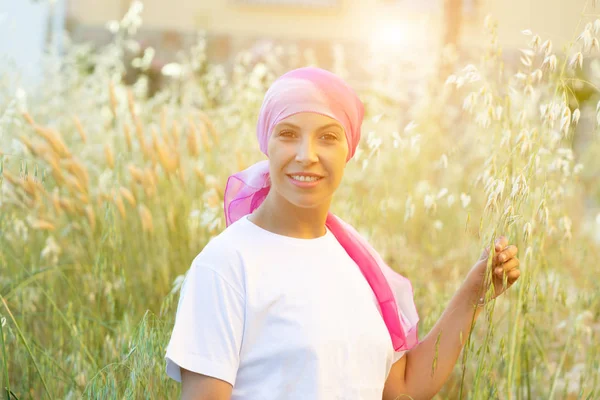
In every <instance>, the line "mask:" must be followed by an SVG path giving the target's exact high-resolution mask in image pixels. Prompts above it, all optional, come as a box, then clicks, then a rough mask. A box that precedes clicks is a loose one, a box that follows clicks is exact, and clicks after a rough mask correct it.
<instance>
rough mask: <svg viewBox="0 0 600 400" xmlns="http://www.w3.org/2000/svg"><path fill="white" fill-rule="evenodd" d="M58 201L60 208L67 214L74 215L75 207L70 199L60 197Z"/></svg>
mask: <svg viewBox="0 0 600 400" xmlns="http://www.w3.org/2000/svg"><path fill="white" fill-rule="evenodd" d="M58 202H59V204H60V208H61V209H63V210H64V211H66V212H67V214H69V215H75V214H76V213H77V209H76V208H75V205H74V204H73V201H72V200H69V199H66V198H64V197H61V198H60V199H59V200H58Z"/></svg>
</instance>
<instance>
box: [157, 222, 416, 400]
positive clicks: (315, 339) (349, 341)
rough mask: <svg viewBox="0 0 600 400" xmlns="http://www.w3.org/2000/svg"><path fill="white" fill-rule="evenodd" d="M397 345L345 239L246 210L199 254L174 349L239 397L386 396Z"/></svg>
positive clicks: (181, 360)
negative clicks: (303, 231) (309, 235)
mask: <svg viewBox="0 0 600 400" xmlns="http://www.w3.org/2000/svg"><path fill="white" fill-rule="evenodd" d="M404 353H405V352H403V351H402V352H395V351H394V349H393V346H392V341H391V339H390V336H389V333H388V331H387V328H386V326H385V323H384V321H383V319H382V317H381V314H380V313H379V310H378V306H377V302H376V299H375V295H374V293H373V291H372V289H371V287H370V286H369V284H368V282H367V281H366V279H365V278H364V277H363V275H362V273H361V272H360V269H359V268H358V266H357V265H356V264H355V263H354V261H353V260H352V259H351V258H350V256H348V254H347V253H346V251H345V250H344V248H343V247H342V246H341V245H340V244H339V243H338V241H337V240H336V238H335V236H334V235H333V234H332V233H331V232H330V231H329V230H327V233H326V234H325V235H324V236H322V237H319V238H316V239H298V238H292V237H289V236H283V235H278V234H275V233H272V232H270V231H267V230H265V229H262V228H260V227H258V226H257V225H255V224H254V223H252V222H251V221H250V220H248V217H247V216H245V217H243V218H241V219H240V220H238V221H236V222H235V223H233V224H231V225H230V226H229V227H228V228H227V229H225V230H224V231H223V232H222V233H221V234H219V235H218V236H217V237H215V238H214V239H213V240H211V241H210V242H209V243H208V244H207V245H206V247H205V248H204V249H203V250H202V252H201V253H200V254H199V255H198V256H197V257H196V258H195V259H194V261H193V263H192V266H191V268H190V270H189V271H188V273H187V275H186V279H185V281H184V283H183V286H182V289H181V295H180V299H179V304H178V308H177V315H176V321H175V326H174V328H173V332H172V336H171V340H170V342H169V345H168V347H167V352H166V364H167V374H168V375H169V376H170V377H171V378H173V379H175V380H177V381H181V374H180V370H179V367H183V368H185V369H188V370H190V371H193V372H197V373H200V374H204V375H208V376H212V377H215V378H218V379H221V380H224V381H227V382H229V383H231V384H232V385H233V394H232V400H242V399H248V400H263V399H289V400H294V399H297V400H307V399H311V400H312V399H323V400H325V399H326V400H333V399H365V400H381V396H382V392H383V387H384V384H385V381H386V378H387V376H388V374H389V372H390V369H391V366H392V364H393V363H394V362H396V361H397V360H398V359H400V358H401V357H402V355H403V354H404Z"/></svg>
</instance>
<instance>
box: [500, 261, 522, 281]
mask: <svg viewBox="0 0 600 400" xmlns="http://www.w3.org/2000/svg"><path fill="white" fill-rule="evenodd" d="M519 264H520V261H519V259H518V258H511V259H510V260H509V261H507V262H505V263H504V264H502V265H501V266H497V267H495V268H494V273H495V274H496V275H497V276H499V277H500V276H502V275H503V274H504V273H509V272H510V271H512V270H514V269H518V268H519Z"/></svg>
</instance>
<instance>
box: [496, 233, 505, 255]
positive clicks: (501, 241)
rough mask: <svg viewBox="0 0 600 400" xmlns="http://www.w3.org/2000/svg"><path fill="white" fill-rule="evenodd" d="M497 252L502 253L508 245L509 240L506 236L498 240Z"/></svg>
mask: <svg viewBox="0 0 600 400" xmlns="http://www.w3.org/2000/svg"><path fill="white" fill-rule="evenodd" d="M495 244H496V252H498V253H499V252H501V251H502V250H503V249H504V248H505V247H506V246H507V245H508V238H507V237H506V236H504V235H502V236H500V237H498V238H497V239H496V242H495Z"/></svg>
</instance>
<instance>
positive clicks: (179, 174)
mask: <svg viewBox="0 0 600 400" xmlns="http://www.w3.org/2000/svg"><path fill="white" fill-rule="evenodd" d="M177 177H178V178H179V181H180V182H181V184H182V185H183V187H185V178H186V176H185V170H184V169H183V167H179V168H178V169H177Z"/></svg>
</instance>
